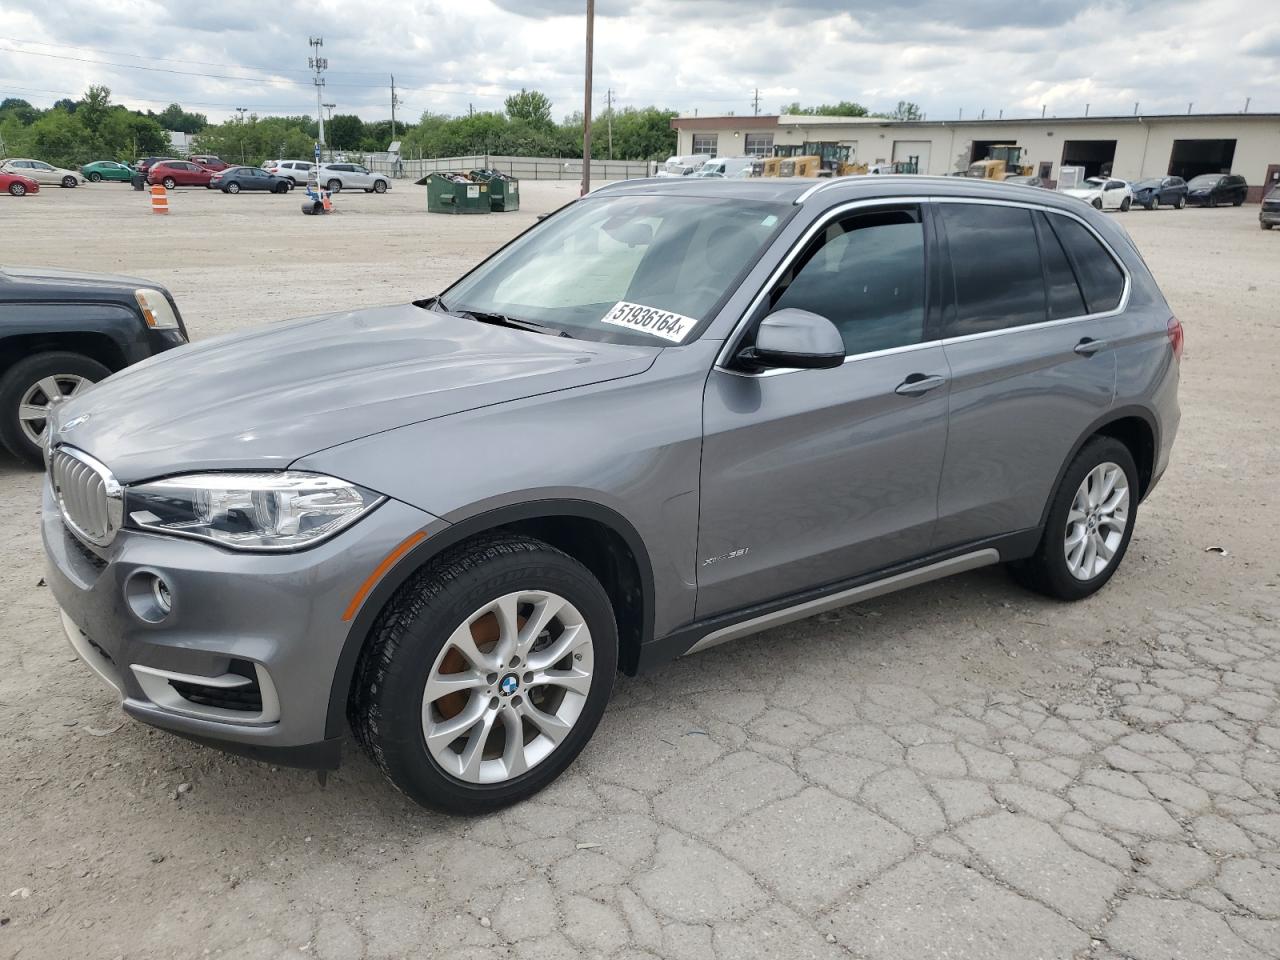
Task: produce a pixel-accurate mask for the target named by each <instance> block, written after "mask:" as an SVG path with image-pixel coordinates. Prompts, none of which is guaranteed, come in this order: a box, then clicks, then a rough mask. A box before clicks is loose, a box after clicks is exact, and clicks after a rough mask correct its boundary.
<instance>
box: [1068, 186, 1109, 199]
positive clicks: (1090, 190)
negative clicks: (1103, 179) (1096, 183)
mask: <svg viewBox="0 0 1280 960" xmlns="http://www.w3.org/2000/svg"><path fill="white" fill-rule="evenodd" d="M1062 193H1063V195H1064V196H1068V197H1084V198H1086V199H1087V198H1089V197H1096V196H1099V195H1100V194H1101V193H1102V191H1101V190H1100V189H1098V188H1097V187H1072V188H1071V189H1070V190H1063V191H1062Z"/></svg>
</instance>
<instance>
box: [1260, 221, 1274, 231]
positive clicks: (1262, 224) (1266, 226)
mask: <svg viewBox="0 0 1280 960" xmlns="http://www.w3.org/2000/svg"><path fill="white" fill-rule="evenodd" d="M1258 226H1260V227H1261V228H1262V229H1263V230H1270V229H1271V226H1272V225H1271V224H1269V223H1259V224H1258Z"/></svg>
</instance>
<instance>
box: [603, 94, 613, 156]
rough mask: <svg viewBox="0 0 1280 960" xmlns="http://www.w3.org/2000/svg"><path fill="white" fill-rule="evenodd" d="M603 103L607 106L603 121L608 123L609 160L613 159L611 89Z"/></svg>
mask: <svg viewBox="0 0 1280 960" xmlns="http://www.w3.org/2000/svg"><path fill="white" fill-rule="evenodd" d="M604 98H605V102H606V103H607V104H608V105H609V106H608V109H607V111H606V113H605V120H607V121H608V123H609V159H610V160H612V159H613V87H610V88H609V89H608V90H606V91H605V94H604Z"/></svg>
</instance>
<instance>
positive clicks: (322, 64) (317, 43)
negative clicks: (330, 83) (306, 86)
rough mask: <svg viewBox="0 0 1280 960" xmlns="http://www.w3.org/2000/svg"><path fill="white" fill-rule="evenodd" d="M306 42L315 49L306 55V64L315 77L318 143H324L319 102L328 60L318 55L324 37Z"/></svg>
mask: <svg viewBox="0 0 1280 960" xmlns="http://www.w3.org/2000/svg"><path fill="white" fill-rule="evenodd" d="M307 43H309V44H310V45H311V49H312V50H313V51H315V52H314V53H313V54H312V56H310V57H307V66H308V67H310V68H311V69H312V70H314V71H315V74H316V75H315V77H314V78H313V79H312V81H311V82H312V83H314V84H315V85H316V123H318V124H319V126H320V143H321V144H322V145H323V144H324V111H323V109H322V105H321V103H320V98H321V95H322V91H323V89H324V77H322V76H321V74H322V73H324V72H325V70H327V69H329V61H328V60H327V59H326V58H325V57H322V56H320V48H321V47H323V46H324V37H310V38H309V39H308V40H307Z"/></svg>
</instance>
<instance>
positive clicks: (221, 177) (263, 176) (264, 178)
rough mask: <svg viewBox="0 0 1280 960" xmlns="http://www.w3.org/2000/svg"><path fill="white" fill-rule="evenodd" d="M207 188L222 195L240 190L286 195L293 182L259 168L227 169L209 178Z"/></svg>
mask: <svg viewBox="0 0 1280 960" xmlns="http://www.w3.org/2000/svg"><path fill="white" fill-rule="evenodd" d="M209 187H210V188H211V189H214V190H221V191H222V192H223V193H239V192H240V191H241V190H266V191H270V192H271V193H288V192H289V190H290V189H292V187H293V181H292V180H290V179H289V178H288V177H278V176H276V175H275V174H274V173H268V172H267V171H266V170H263V169H262V168H261V167H227V169H225V170H219V171H218V172H217V173H215V174H214V175H213V176H212V177H210V178H209Z"/></svg>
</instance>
